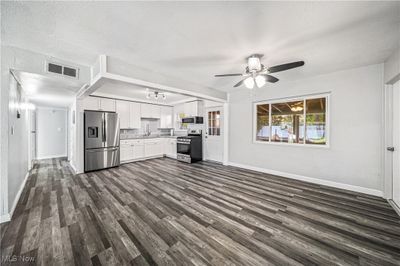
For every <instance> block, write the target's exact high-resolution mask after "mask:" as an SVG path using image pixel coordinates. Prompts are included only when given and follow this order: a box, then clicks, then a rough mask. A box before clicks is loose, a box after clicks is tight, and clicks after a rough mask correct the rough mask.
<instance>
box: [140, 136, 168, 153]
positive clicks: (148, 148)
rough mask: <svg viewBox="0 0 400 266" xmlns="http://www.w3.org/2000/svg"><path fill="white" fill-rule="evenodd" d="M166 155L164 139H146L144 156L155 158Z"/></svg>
mask: <svg viewBox="0 0 400 266" xmlns="http://www.w3.org/2000/svg"><path fill="white" fill-rule="evenodd" d="M163 154H164V145H163V139H146V140H144V156H145V157H153V156H160V155H163Z"/></svg>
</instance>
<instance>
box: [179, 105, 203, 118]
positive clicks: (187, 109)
mask: <svg viewBox="0 0 400 266" xmlns="http://www.w3.org/2000/svg"><path fill="white" fill-rule="evenodd" d="M183 111H184V113H185V116H187V117H190V116H203V113H204V103H203V101H192V102H187V103H184V104H183Z"/></svg>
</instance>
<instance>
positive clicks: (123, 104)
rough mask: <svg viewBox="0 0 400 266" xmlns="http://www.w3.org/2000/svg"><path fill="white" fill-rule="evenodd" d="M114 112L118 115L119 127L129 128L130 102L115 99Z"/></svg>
mask: <svg viewBox="0 0 400 266" xmlns="http://www.w3.org/2000/svg"><path fill="white" fill-rule="evenodd" d="M115 104H116V106H115V107H116V108H115V109H116V112H117V113H118V117H119V128H122V129H125V128H130V123H129V122H130V103H129V102H127V101H116V103H115Z"/></svg>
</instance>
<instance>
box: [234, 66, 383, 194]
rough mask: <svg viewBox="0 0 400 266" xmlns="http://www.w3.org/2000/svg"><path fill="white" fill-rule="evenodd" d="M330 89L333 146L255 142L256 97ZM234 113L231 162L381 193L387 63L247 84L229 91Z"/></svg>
mask: <svg viewBox="0 0 400 266" xmlns="http://www.w3.org/2000/svg"><path fill="white" fill-rule="evenodd" d="M325 92H331V94H330V107H329V111H330V113H329V116H330V125H329V126H330V147H329V148H316V147H300V146H297V147H296V146H284V145H273V144H255V143H253V142H252V134H253V125H252V121H253V117H252V106H253V105H252V103H253V102H254V101H260V100H268V99H276V98H283V97H289V96H300V95H307V94H313V93H325ZM229 117H230V119H229V161H230V162H233V163H236V164H242V165H247V166H252V167H258V168H262V169H267V170H273V171H278V172H282V173H286V174H294V175H300V176H303V177H311V178H315V179H317V180H313V181H316V182H319V183H324V184H331V185H338V184H339V185H340V184H342V185H341V187H348V188H350V189H353V190H359V191H364V192H367V193H372V194H377V195H380V194H381V191H382V189H383V177H382V171H383V170H382V168H383V167H382V164H383V162H382V154H383V142H382V140H383V122H382V121H383V64H379V65H371V66H366V67H361V68H356V69H350V70H345V71H340V72H335V73H331V74H327V75H321V76H316V77H313V78H309V79H304V80H298V81H294V82H285V81H284V80H282V81H279V82H278V83H276V84H274V85H271V84H270V85H267V86H265V87H263V88H262V89H255V90H247V89H245V88H243V89H241V90H238V91H237V92H234V93H231V94H230V95H229ZM273 171H270V172H273ZM287 176H292V177H294V176H293V175H287ZM298 178H300V177H298ZM332 182H334V183H332ZM348 185H350V187H349V186H348ZM351 186H355V187H351Z"/></svg>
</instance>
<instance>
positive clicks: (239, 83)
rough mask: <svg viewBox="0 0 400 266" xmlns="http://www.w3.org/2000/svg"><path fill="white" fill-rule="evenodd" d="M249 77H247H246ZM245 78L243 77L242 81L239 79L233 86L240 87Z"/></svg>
mask: <svg viewBox="0 0 400 266" xmlns="http://www.w3.org/2000/svg"><path fill="white" fill-rule="evenodd" d="M246 79H247V78H246ZM244 80H245V79H242V80H241V81H239V82H238V83H236V84H235V85H234V86H233V87H239V86H240V85H242V84H243V82H244Z"/></svg>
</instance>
